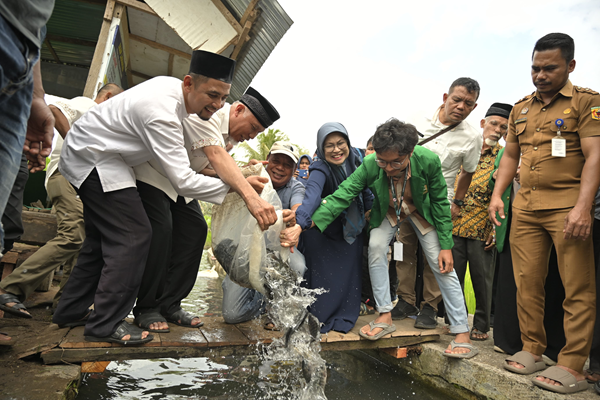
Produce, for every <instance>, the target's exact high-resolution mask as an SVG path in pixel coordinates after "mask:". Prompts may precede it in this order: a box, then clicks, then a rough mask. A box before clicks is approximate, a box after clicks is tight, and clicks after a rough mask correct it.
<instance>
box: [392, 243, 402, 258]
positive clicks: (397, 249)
mask: <svg viewBox="0 0 600 400" xmlns="http://www.w3.org/2000/svg"><path fill="white" fill-rule="evenodd" d="M403 253H404V243H402V242H394V261H404V258H403V257H402V255H403Z"/></svg>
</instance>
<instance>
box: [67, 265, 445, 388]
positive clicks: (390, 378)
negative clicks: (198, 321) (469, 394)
mask: <svg viewBox="0 0 600 400" xmlns="http://www.w3.org/2000/svg"><path fill="white" fill-rule="evenodd" d="M201 269H202V270H207V269H210V267H209V266H208V263H207V262H206V260H203V263H202V267H201ZM205 273H206V272H205ZM205 273H203V274H202V275H204V274H205ZM202 275H199V276H198V279H197V280H196V285H195V286H194V290H193V291H192V293H191V294H190V296H189V297H188V298H187V299H186V300H185V302H184V303H183V304H182V305H183V308H184V309H185V310H186V311H189V312H194V313H196V314H198V315H201V316H202V315H205V316H220V315H221V312H220V310H221V298H222V290H221V279H218V278H215V277H205V276H202ZM261 356H262V355H261ZM321 356H322V357H323V359H324V360H325V362H326V372H327V385H326V386H325V390H324V392H325V396H327V399H328V400H335V399H340V400H341V399H344V400H354V399H357V400H358V399H361V400H363V399H365V398H367V399H371V398H379V399H415V400H430V399H432V400H433V399H442V398H447V395H444V394H443V393H441V392H438V391H436V390H434V389H433V388H430V387H427V386H424V385H423V384H421V383H420V382H418V381H415V380H413V379H412V378H411V375H410V374H409V373H408V372H406V371H404V370H402V369H400V368H398V367H395V366H390V365H387V364H385V363H383V362H382V361H381V360H380V359H379V358H378V355H377V353H376V352H363V351H347V352H323V353H321ZM302 372H303V371H302V365H301V364H299V363H295V362H291V361H288V362H285V361H278V360H276V359H274V360H269V361H261V358H259V355H258V354H257V355H256V356H247V357H242V356H230V357H223V356H218V355H217V353H216V352H215V355H214V356H210V357H201V358H186V359H168V358H167V359H154V360H131V361H121V362H112V363H110V364H109V366H108V368H107V369H106V371H105V372H103V373H99V374H95V373H94V374H84V376H83V379H82V384H81V386H80V389H79V396H78V399H86V400H100V399H131V400H158V399H168V400H180V399H267V398H268V399H286V400H287V399H296V398H297V397H294V396H293V395H291V393H292V392H293V391H294V389H299V387H298V385H300V383H299V381H298V377H299V376H302Z"/></svg>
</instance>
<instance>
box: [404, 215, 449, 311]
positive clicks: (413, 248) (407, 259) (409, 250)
mask: <svg viewBox="0 0 600 400" xmlns="http://www.w3.org/2000/svg"><path fill="white" fill-rule="evenodd" d="M399 236H400V241H401V242H402V243H403V244H404V246H403V250H404V253H403V261H396V273H397V274H398V281H399V284H398V290H396V294H397V295H398V296H400V297H401V298H402V299H403V300H404V301H406V302H407V303H409V304H412V305H415V303H416V301H417V300H416V295H415V281H416V279H417V249H418V245H419V239H418V238H417V234H416V233H415V230H414V228H413V226H412V225H411V224H410V223H407V222H406V223H403V224H402V225H400V233H399ZM425 263H427V262H425ZM441 300H442V292H441V291H440V287H439V286H438V283H437V281H436V280H435V275H434V274H433V272H431V268H429V266H428V265H426V266H425V268H423V302H422V303H421V305H420V306H421V308H422V307H423V305H424V304H429V305H430V306H432V307H433V308H434V309H435V310H436V311H437V306H438V303H439V302H440V301H441Z"/></svg>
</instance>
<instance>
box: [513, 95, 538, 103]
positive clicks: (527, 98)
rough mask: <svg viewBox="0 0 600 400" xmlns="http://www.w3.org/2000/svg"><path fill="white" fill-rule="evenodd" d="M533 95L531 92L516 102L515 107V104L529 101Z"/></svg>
mask: <svg viewBox="0 0 600 400" xmlns="http://www.w3.org/2000/svg"><path fill="white" fill-rule="evenodd" d="M534 95H535V92H533V93H531V94H529V95H527V96H525V97H523V98H522V99H521V100H519V101H517V102H516V103H515V105H516V104H519V103H522V102H524V101H525V100H529V99H531V98H532V97H533V96H534Z"/></svg>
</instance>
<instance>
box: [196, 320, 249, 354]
mask: <svg viewBox="0 0 600 400" xmlns="http://www.w3.org/2000/svg"><path fill="white" fill-rule="evenodd" d="M202 321H203V322H204V326H202V327H201V328H200V331H202V334H203V335H204V337H205V338H206V340H207V341H208V346H209V347H219V346H236V345H238V346H239V345H241V346H243V345H247V344H248V338H247V337H246V336H245V335H244V334H243V333H242V332H241V331H240V330H239V329H238V328H236V326H235V325H231V324H226V323H225V322H224V321H223V318H221V317H204V318H202Z"/></svg>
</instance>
